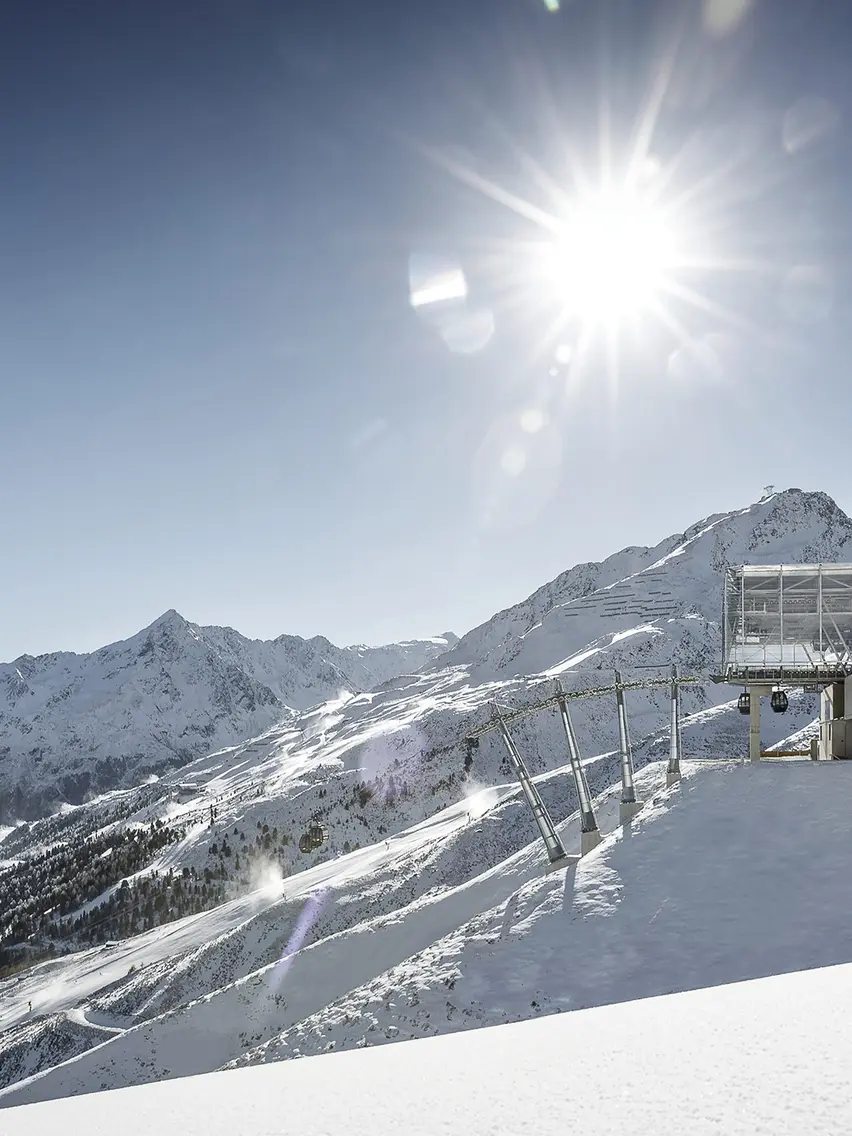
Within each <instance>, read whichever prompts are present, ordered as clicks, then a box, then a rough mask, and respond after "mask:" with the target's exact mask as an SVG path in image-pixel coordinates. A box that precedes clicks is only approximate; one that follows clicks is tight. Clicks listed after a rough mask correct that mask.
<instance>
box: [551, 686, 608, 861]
mask: <svg viewBox="0 0 852 1136" xmlns="http://www.w3.org/2000/svg"><path fill="white" fill-rule="evenodd" d="M556 702H557V705H558V706H559V713H560V715H561V717H562V725H563V727H564V729H565V737H566V739H567V741H568V757H569V760H570V762H571V772H572V773H573V775H574V786H575V788H576V790H577V801H578V803H579V806H580V855H581V856H585V855H586V853H587V852H591V850H592V849H593V848H596V847H597V846H598V845H599V844H600V842H601V840H602V839H603V837H602V836H601V832H600V829H599V828H598V822H597V818H596V817H595V810H594V806H593V805H592V796H591V793H590V792H589V783H588V781H587V780H586V771H585V770H584V769H583V766H582V765H581V764H580V751H579V748H578V746H577V735H576V734H575V733H574V723H573V722H572V721H571V715H570V714H569V713H568V700H567V699H566V697H565V691H564V690H563V689H562V683H561V682H559V681H557V683H556Z"/></svg>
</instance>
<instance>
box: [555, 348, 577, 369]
mask: <svg viewBox="0 0 852 1136" xmlns="http://www.w3.org/2000/svg"><path fill="white" fill-rule="evenodd" d="M554 358H555V359H556V362H557V363H558V364H559V365H560V367H567V366H568V364H569V363H570V362H571V360H572V359H573V358H574V348H573V347H572V346H571V344H570V343H560V344H559V346H558V347H557V348H556V351H555V353H554Z"/></svg>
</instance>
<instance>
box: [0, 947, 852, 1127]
mask: <svg viewBox="0 0 852 1136" xmlns="http://www.w3.org/2000/svg"><path fill="white" fill-rule="evenodd" d="M566 954H567V944H566ZM566 965H570V963H569V962H568V959H567V958H566ZM850 1000H852V966H850V965H845V966H837V967H829V968H825V969H820V970H813V971H810V972H808V973H798V974H788V975H783V976H776V977H772V978H765V979H761V980H757V981H752V982H744V983H738V984H734V985H727V986H722V987H717V988H715V989H710V990H698V991H692V992H689V993H682V994H674V995H670V996H668V997H658V998H651V999H646V1000H644V1001H633V1002H627V1003H624V1004H621V1005H617V1006H604V1007H599V1008H597V1009H591V1010H584V1011H581V1012H579V1013H576V1014H567V1015H563V1016H561V1017H550V1018H547V1019H544V1020H540V1021H534V1022H530V1021H528V1022H520V1023H517V1024H512V1025H502V1026H492V1027H490V1028H488V1029H483V1030H477V1031H475V1032H470V1033H465V1034H458V1035H456V1036H451V1037H440V1038H431V1039H429V1040H424V1041H416V1042H411V1043H410V1044H408V1045H397V1046H389V1047H386V1048H383V1049H381V1050H369V1049H368V1050H365V1051H361V1052H357V1051H356V1052H349V1053H341V1054H332V1055H329V1056H327V1057H322V1058H313V1059H310V1060H307V1061H299V1062H296V1063H290V1064H287V1065H276V1066H270V1067H266V1068H260V1069H244V1070H241V1071H239V1072H228V1073H213V1074H208V1075H206V1076H202V1077H192V1078H187V1079H185V1080H181V1081H172V1082H164V1083H160V1084H154V1085H148V1086H144V1087H141V1088H131V1089H125V1090H122V1091H119V1092H113V1093H99V1094H95V1095H91V1096H86V1097H82V1098H78V1099H76V1100H64V1101H50V1102H46V1103H42V1104H37V1105H34V1106H31V1107H27V1108H13V1109H10V1110H9V1111H7V1112H5V1113H4V1114H3V1122H2V1130H3V1133H4V1136H48V1134H52V1133H55V1132H67V1131H70V1132H85V1133H86V1134H87V1136H113V1134H114V1133H116V1132H121V1133H123V1136H148V1134H149V1133H150V1132H160V1133H163V1134H164V1136H171V1134H180V1136H234V1134H235V1133H251V1136H280V1134H281V1133H282V1132H322V1133H329V1134H338V1133H341V1134H342V1133H346V1134H347V1136H396V1134H397V1133H399V1132H405V1133H408V1134H410V1136H435V1134H436V1133H453V1134H455V1133H465V1136H493V1133H495V1132H511V1133H516V1132H526V1131H528V1130H530V1129H531V1128H534V1129H535V1131H536V1133H538V1134H540V1136H563V1134H564V1133H565V1132H573V1131H582V1132H583V1133H584V1136H611V1133H614V1132H618V1133H621V1134H622V1136H647V1134H648V1133H651V1132H653V1133H655V1134H658V1136H683V1134H684V1133H690V1134H694V1136H716V1134H717V1133H720V1132H724V1133H725V1134H726V1136H754V1134H755V1133H772V1136H785V1134H789V1136H802V1133H810V1132H815V1133H816V1132H818V1133H820V1136H847V1134H848V1133H849V1132H850V1131H852V1093H850V1090H849V1081H848V1075H847V1071H846V1068H845V1065H844V1063H843V1061H842V1060H840V1059H839V1055H841V1054H843V1053H845V1052H847V1051H848V1049H849V1046H848V1045H847V1044H846V1043H847V1041H848V1042H849V1043H850V1045H852V1019H850V1015H849V1012H848V1007H849V1004H850Z"/></svg>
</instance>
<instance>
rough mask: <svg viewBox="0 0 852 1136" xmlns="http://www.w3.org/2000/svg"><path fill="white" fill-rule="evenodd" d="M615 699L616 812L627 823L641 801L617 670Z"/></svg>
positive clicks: (638, 808)
mask: <svg viewBox="0 0 852 1136" xmlns="http://www.w3.org/2000/svg"><path fill="white" fill-rule="evenodd" d="M615 700H616V705H617V708H618V748H619V752H620V756H621V805H620V807H619V810H618V814H619V822H620V823H621V824H627V823H628V822H629V821H631V820H632V819H633V817H634V816H635V815H636V814H637V813H638V812H639V810H640V809H641V808H642V802H641V801H637V800H636V788H635V786H634V784H633V754H632V753H631V751H630V737H629V735H628V733H627V711H626V710H625V708H624V686H623V684H622V681H621V674H620V673H619V672H618V671H616V672H615Z"/></svg>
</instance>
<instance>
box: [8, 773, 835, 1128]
mask: <svg viewBox="0 0 852 1136" xmlns="http://www.w3.org/2000/svg"><path fill="white" fill-rule="evenodd" d="M637 784H638V786H639V788H640V793H641V795H642V796H643V797H644V798H645V802H646V803H645V806H644V809H643V810H642V812H641V813H640V814H639V817H638V818H637V819H636V820H635V821H634V823H633V824H632V825H630V826H629V827H628V828H626V829H621V828H619V827H617V799H616V797H615V796H613V795H608V796H605V797H604V798H603V799H601V800H600V801H599V817H600V818H601V821H602V824H603V827H604V830H605V831H608V832H609V833H610V834H609V836H608V837H607V838H606V839H605V841H604V843H603V844H602V845H600V846H599V848H598V849H596V850H595V851H594V852H593V853H592V854H590V855H589V856H587V857H586V858H584V859H583V860H582V861H581V862H580V864H579V865H578V866H577V867H576V868H571V869H567V870H566V869H562V870H560V871H558V872H555V873H551V874H548V873H545V872H544V870H543V869H544V868H545V858H544V853H543V850H542V848H541V845H540V842H538V841H537V842H534V843H533V844H530V845H528V846H525V847H522V848H521V849H520V851H518V852H516V853H514V854H513V855H511V856H509V857H507V858H505V859H503V860H502V861H498V862H496V863H493V864H492V866H490V867H486V868H485V869H484V870H481V871H480V872H479V873H478V874H476V873H475V871H474V872H472V873H471V872H470V867H471V866H472V865H473V864H474V863H475V862H476V848H477V846H478V845H485V847H486V848H488V847H493V844H492V843H491V842H492V841H493V840H494V834H493V832H490V831H489V828H488V824H489V823H491V824H493V825H494V826H495V827H499V828H505V827H507V826H509V827H511V825H512V824H513V818H514V814H515V813H521V812H522V808H521V806H520V804H519V803H518V802H517V801H516V799H511V798H509V797H508V796H507V798H506V799H505V800H504V801H503V802H502V803H497V804H495V805H494V808H493V812H492V813H491V814H486V816H484V817H483V818H482V819H481V820H480V821H479V822H478V827H477V826H475V825H474V824H472V823H471V822H469V821H468V819H467V817H466V816H462V815H459V814H458V813H456V815H455V816H453V815H452V814H451V815H449V816H446V815H445V814H444V813H442V814H440V816H436V817H435V819H434V823H433V824H431V825H430V824H429V823H426V824H424V825H422V826H420V827H419V828H418V829H416V830H413V831H412V832H410V833H408V834H406V836H405V837H404V838H402V839H404V840H406V841H410V842H411V843H410V846H409V847H407V848H405V847H404V846H402V845H400V847H399V848H397V849H396V850H394V848H393V845H394V843H395V842H394V841H393V840H390V841H388V842H387V845H386V844H385V842H384V841H383V842H381V845H380V846H376V847H374V848H373V849H371V850H370V852H369V854H368V855H367V854H366V853H365V857H364V862H362V863H361V864H360V866H359V863H358V860H357V859H353V860H352V862H351V864H350V865H349V867H348V868H347V867H346V864H345V861H339V862H338V863H337V866H338V869H339V870H340V871H341V878H340V879H337V880H335V879H333V878H330V877H329V876H327V875H325V876H323V877H322V879H320V878H319V876H317V878H316V879H315V880H313V881H311V880H310V878H309V873H304V874H301V875H299V876H297V877H294V878H293V880H291V881H287V885H288V887H291V886H292V887H296V886H298V887H299V888H300V892H299V897H298V900H299V902H298V903H296V904H293V903H292V902H291V901H292V900H293V899H294V898H296V897H295V894H294V895H293V896H288V897H286V898H284V899H281V898H276V899H274V900H271V901H270V905H269V906H268V907H267V909H266V910H265V911H264V912H262V913H261V914H259V915H255V916H254V917H252V918H246V919H245V921H244V922H242V923H239V924H238V925H236V926H233V925H232V926H231V928H230V930H228V931H227V932H224V933H223V934H222V935H221V936H220V937H219V938H218V939H215V938H214V939H213V940H211V941H209V942H207V943H206V944H205V945H204V946H203V947H197V948H196V949H195V951H194V952H193V951H190V952H188V953H186V952H185V953H184V954H182V955H180V954H177V955H176V956H175V957H173V958H172V959H171V960H169V959H168V958H167V957H166V951H167V949H168V948H167V946H166V945H165V942H164V940H165V941H167V936H168V935H169V934H174V935H178V936H192V935H195V936H196V943H200V942H201V937H200V935H199V931H200V928H201V927H202V926H204V921H205V920H207V921H208V923H207V926H206V933H208V934H212V933H213V932H214V927H213V923H212V921H213V919H214V918H218V919H223V918H225V909H224V908H223V909H220V910H219V912H215V913H210V914H209V915H206V916H199V917H193V918H192V919H188V920H183V921H181V923H180V924H179V925H173V926H172V927H165V928H162V929H161V930H160V931H159V932H157V933H156V934H154V933H152V934H150V935H148V936H145V937H144V942H145V943H147V944H148V948H147V949H150V950H152V951H154V950H156V951H158V952H160V954H159V958H160V959H161V960H163V961H161V963H160V964H157V963H155V962H154V961H153V960H152V962H151V963H150V964H149V966H148V967H147V968H146V971H147V972H150V973H149V974H148V977H147V978H146V977H145V976H144V975H145V972H141V973H140V975H139V976H136V977H134V978H133V979H132V983H137V984H141V985H140V986H139V989H140V990H141V991H142V993H143V994H144V996H145V998H147V999H149V1000H152V1001H154V1002H155V1003H156V1001H157V999H158V998H160V997H161V990H162V989H167V988H168V989H171V988H172V986H173V984H175V983H178V989H179V990H180V997H179V999H178V1001H177V1002H176V1003H174V1002H173V1003H169V1002H168V1001H166V1002H165V1005H163V1008H164V1009H166V1012H162V1013H160V1014H159V1015H158V1016H154V1017H148V1018H147V1019H146V1020H141V1021H140V1020H138V1019H137V1020H136V1021H137V1023H138V1024H136V1023H134V1020H133V1017H132V1016H130V1017H128V1018H126V1019H125V1022H126V1024H127V1025H128V1027H129V1028H126V1029H122V1030H120V1032H111V1031H114V1030H115V1029H116V1028H118V1027H119V1026H120V1025H121V1024H122V1023H121V1022H120V1021H119V1019H118V1018H117V1017H116V1016H110V1015H115V1014H116V1012H117V1010H118V1009H120V1007H121V1005H122V1004H123V1001H124V1002H127V1001H128V1000H129V1001H130V1002H131V1003H132V996H131V994H132V992H131V993H128V991H126V990H124V991H120V992H119V994H118V995H116V996H115V1000H112V1001H111V1000H110V999H111V997H112V996H111V995H110V994H109V992H108V991H107V992H106V993H105V994H104V995H102V996H101V997H100V998H99V999H91V1000H90V1002H89V1003H88V1004H87V1003H86V1002H85V995H83V998H82V999H81V1004H79V1005H78V1006H77V1007H76V1009H75V1017H74V1018H73V1019H72V1020H73V1021H74V1022H75V1023H76V1024H77V1025H78V1026H79V1025H88V1026H89V1027H90V1028H92V1029H97V1030H99V1034H98V1037H97V1039H96V1043H95V1044H94V1047H93V1048H89V1049H87V1051H86V1052H83V1053H80V1054H79V1055H78V1056H74V1057H72V1058H71V1059H70V1060H67V1061H64V1062H62V1063H60V1064H54V1065H53V1067H52V1068H49V1069H46V1070H45V1071H44V1072H42V1073H40V1074H37V1075H36V1076H33V1077H30V1078H28V1079H25V1080H20V1081H18V1083H16V1084H12V1085H10V1087H9V1088H8V1089H6V1090H5V1091H4V1092H2V1093H0V1104H2V1105H4V1106H7V1107H8V1106H12V1105H16V1104H24V1103H32V1102H36V1101H40V1100H46V1099H51V1098H56V1097H64V1096H73V1095H78V1094H84V1093H89V1092H93V1091H97V1090H99V1089H105V1088H117V1087H124V1086H128V1085H134V1084H139V1083H141V1082H146V1081H156V1080H161V1079H164V1078H175V1077H182V1076H187V1075H189V1074H197V1073H205V1072H209V1071H212V1070H214V1069H216V1068H222V1067H225V1066H234V1065H242V1064H254V1063H260V1062H267V1061H280V1060H282V1059H285V1060H286V1059H288V1058H293V1057H299V1056H310V1055H313V1054H319V1053H327V1052H329V1051H330V1050H334V1049H338V1050H340V1049H357V1048H362V1047H374V1046H377V1045H383V1044H387V1043H389V1042H392V1041H399V1040H405V1039H415V1038H425V1037H428V1036H430V1035H431V1036H434V1035H437V1034H445V1033H453V1032H458V1031H462V1030H466V1029H470V1028H471V1027H472V1026H480V1025H492V1024H494V1023H495V1022H506V1021H518V1020H522V1019H525V1018H530V1017H535V1016H537V1015H549V1014H553V1013H559V1012H562V1011H568V1010H582V1009H584V1008H588V1007H591V1006H596V1005H602V1004H605V1003H613V1002H621V1001H626V1000H629V999H634V998H651V997H654V996H656V995H660V994H665V993H669V992H676V991H683V990H687V989H692V988H698V987H704V986H712V985H716V984H719V985H722V984H725V983H729V982H732V981H739V980H746V979H750V978H757V977H761V976H767V975H771V974H777V973H782V972H792V971H797V970H803V969H808V968H813V967H822V966H827V965H831V964H836V963H845V962H849V961H850V960H852V940H850V938H849V935H848V919H847V915H846V911H845V907H844V906H843V904H841V903H838V897H839V896H842V895H844V894H845V892H846V889H847V879H848V869H849V865H850V863H852V831H850V828H849V825H848V808H847V801H848V798H849V794H850V791H852V767H850V766H848V765H847V764H845V763H837V762H832V763H812V762H799V763H797V762H788V763H783V762H778V763H769V762H767V763H761V764H760V765H756V766H750V765H738V764H732V763H690V764H689V765H688V766H687V768H686V776H685V778H684V780H683V781H682V782H681V784H680V785H679V786H676V787H674V788H672V789H670V790H666V789H665V788H664V772H663V769H662V767H661V766H660V765H656V764H655V765H651V766H648V767H647V768H646V769H644V770H642V771H641V773H640V775H639V777H638V778H637ZM561 831H562V833H563V836H564V840H565V843H566V847H568V848H569V849H572V848H575V847H576V844H577V842H578V833H577V821H576V817H574V818H570V819H569V820H568V821H566V822H563V824H562V825H561ZM430 833H431V835H430ZM427 839H428V841H429V843H428V844H427ZM418 841H419V843H418ZM462 842H464V843H462ZM460 855H461V856H462V857H463V858H465V859H466V861H467V863H468V865H469V867H468V871H469V873H470V874H469V875H468V877H467V878H466V879H464V882H462V883H460V884H459V883H455V882H454V881H455V880H456V879H457V878H458V874H459V872H458V859H459V856H460ZM356 856H357V854H356ZM390 857H394V858H393V859H392V860H391V859H390ZM370 858H372V860H371V861H370ZM382 858H385V859H382ZM328 867H331V866H330V865H329V866H325V865H323V866H322V868H321V870H322V871H326V869H327V868H328ZM319 870H320V866H318V868H317V869H314V870H312V871H319ZM365 873H367V874H366V876H365ZM395 877H398V878H399V879H401V880H403V881H405V880H411V881H413V884H412V889H411V891H406V890H396V891H395V890H394V888H395V887H396V886H397V884H398V880H395ZM463 878H464V877H463ZM310 893H312V894H313V896H314V899H313V901H312V902H309V903H308V906H307V915H308V917H309V918H310V920H313V925H312V926H311V927H310V929H309V930H308V935H307V938H306V939H305V942H306V943H307V944H308V945H306V946H304V947H303V949H301V950H300V951H298V953H296V954H295V956H294V957H292V958H291V959H290V960H289V961H288V962H287V963H285V964H284V965H282V964H281V962H280V961H279V960H280V956H281V954H282V950H281V947H280V945H277V946H276V944H280V943H281V942H282V941H283V942H285V943H286V942H287V941H290V942H291V943H292V942H293V936H294V935H295V936H296V941H298V936H299V933H300V932H299V927H300V919H302V918H303V917H304V916H305V915H306V908H305V902H304V900H305V898H306V897H307V896H308V895H309V894H310ZM388 897H390V902H389V900H388ZM352 905H354V907H355V910H356V911H357V912H358V913H359V914H360V915H361V918H360V920H352V919H351V917H350V918H349V920H348V922H345V924H344V929H343V930H341V931H337V932H335V930H334V927H335V922H334V920H335V918H337V916H336V912H337V911H340V910H343V909H345V908H346V907H347V906H352ZM243 914H244V915H245V914H247V913H243ZM231 917H232V918H233V913H232V916H231ZM324 919H330V920H331V922H330V923H328V924H323V920H324ZM193 928H194V930H193ZM268 936H272V938H271V940H270V941H271V942H272V944H273V946H276V949H277V952H278V953H277V956H272V957H270V954H269V951H268V949H267V947H268V942H267V937H268ZM178 942H179V943H180V944H181V948H182V949H184V951H185V948H186V940H185V939H183V938H179V939H178ZM136 943H137V944H139V945H140V946H141V945H142V943H143V940H141V939H140V940H136ZM131 946H132V944H127V945H126V946H120V947H117V948H113V949H114V950H118V951H123V950H126V949H128V948H130V947H131ZM291 949H292V948H291ZM235 960H236V961H235ZM126 961H127V958H126V956H125V958H124V959H123V960H122V963H121V967H122V968H123V967H124V966H125V965H126ZM252 962H253V963H254V965H253V966H252ZM261 962H262V965H260V963H261ZM64 965H65V967H68V968H70V967H73V966H78V967H80V966H81V960H79V959H78V960H68V961H67V962H66V963H65V964H64ZM85 965H86V966H87V967H90V968H94V967H96V966H97V963H96V961H95V960H94V959H93V958H90V959H89V961H88V962H87V963H86V964H85ZM88 974H89V971H88V970H87V971H85V973H84V974H83V975H81V977H83V978H84V979H86V980H87V978H86V976H87V975H88ZM38 975H39V972H34V974H33V975H32V976H30V977H29V978H28V980H27V986H25V987H24V989H22V990H21V992H20V993H18V994H17V995H15V996H13V997H12V999H10V1001H14V1002H15V1003H16V1007H15V1011H14V1012H16V1013H20V999H21V998H22V997H30V996H32V992H33V990H34V985H33V984H35V983H37V982H39V981H40V979H39V977H38ZM65 977H66V978H69V977H70V972H68V971H66V976H65ZM146 982H147V985H145V983H146ZM181 982H182V983H183V985H182V986H181V985H180V984H181ZM22 986H23V984H22ZM193 990H195V991H196V993H195V994H194V995H193V994H192V991H193ZM43 994H44V997H45V998H55V997H56V996H57V995H56V993H55V992H54V991H53V990H52V989H51V986H50V983H49V981H48V982H46V983H45V987H44V991H43ZM60 996H61V997H62V998H65V997H66V995H65V991H64V990H62V991H61V992H60ZM136 996H137V997H138V996H139V995H136ZM55 1004H56V1003H55ZM64 1004H67V1003H64ZM160 1004H161V1005H162V1003H160ZM169 1005H174V1008H173V1009H168V1007H169ZM10 1008H11V1007H10ZM78 1011H79V1012H78ZM93 1011H94V1012H93ZM81 1014H82V1017H81V1016H80V1015H81ZM645 1036H646V1035H645V1031H644V1030H643V1041H642V1047H641V1055H642V1058H643V1061H644V1058H645V1056H646V1049H645V1040H644V1039H645ZM90 1044H92V1043H91V1042H90ZM572 1060H573V1057H572ZM640 1064H641V1063H640ZM24 1075H25V1074H24ZM669 1075H671V1072H669Z"/></svg>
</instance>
